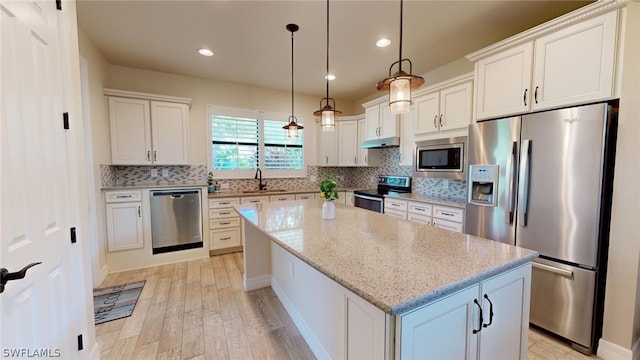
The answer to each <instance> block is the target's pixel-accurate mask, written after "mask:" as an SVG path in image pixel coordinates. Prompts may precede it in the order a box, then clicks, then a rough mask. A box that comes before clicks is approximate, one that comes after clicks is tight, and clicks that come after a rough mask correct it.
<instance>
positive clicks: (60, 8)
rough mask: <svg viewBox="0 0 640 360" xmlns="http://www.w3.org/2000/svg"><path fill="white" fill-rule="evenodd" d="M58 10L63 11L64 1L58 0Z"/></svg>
mask: <svg viewBox="0 0 640 360" xmlns="http://www.w3.org/2000/svg"><path fill="white" fill-rule="evenodd" d="M56 9H58V10H62V0H56Z"/></svg>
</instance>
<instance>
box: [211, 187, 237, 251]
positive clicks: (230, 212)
mask: <svg viewBox="0 0 640 360" xmlns="http://www.w3.org/2000/svg"><path fill="white" fill-rule="evenodd" d="M239 203H240V199H239V198H237V197H235V198H216V199H209V241H210V244H209V250H210V252H211V253H212V254H222V253H227V252H232V251H239V250H241V249H242V237H241V231H240V215H239V214H238V213H237V212H236V211H235V210H234V209H233V206H234V205H238V204H239Z"/></svg>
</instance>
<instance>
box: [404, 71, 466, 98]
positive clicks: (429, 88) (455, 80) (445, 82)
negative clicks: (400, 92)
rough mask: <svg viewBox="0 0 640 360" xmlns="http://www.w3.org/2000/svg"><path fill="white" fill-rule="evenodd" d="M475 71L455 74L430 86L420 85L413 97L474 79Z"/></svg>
mask: <svg viewBox="0 0 640 360" xmlns="http://www.w3.org/2000/svg"><path fill="white" fill-rule="evenodd" d="M473 74H474V73H473V71H471V72H468V73H464V74H462V75H458V76H454V77H452V78H450V79H447V80H443V81H440V82H437V83H435V84H432V85H429V86H423V87H420V88H419V89H417V90H416V91H415V92H414V93H413V94H411V97H413V98H414V99H415V97H416V96H420V95H422V94H426V93H430V92H433V91H437V90H440V89H443V88H447V87H449V86H452V85H458V84H460V83H463V82H466V81H473Z"/></svg>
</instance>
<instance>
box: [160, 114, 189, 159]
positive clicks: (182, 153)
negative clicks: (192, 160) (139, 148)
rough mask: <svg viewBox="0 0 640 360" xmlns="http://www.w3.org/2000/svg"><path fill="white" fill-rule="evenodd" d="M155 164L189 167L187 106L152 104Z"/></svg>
mask: <svg viewBox="0 0 640 360" xmlns="http://www.w3.org/2000/svg"><path fill="white" fill-rule="evenodd" d="M151 119H152V125H151V133H152V138H153V163H154V164H156V165H189V109H188V107H187V105H186V104H175V103H169V102H158V101H153V102H151Z"/></svg>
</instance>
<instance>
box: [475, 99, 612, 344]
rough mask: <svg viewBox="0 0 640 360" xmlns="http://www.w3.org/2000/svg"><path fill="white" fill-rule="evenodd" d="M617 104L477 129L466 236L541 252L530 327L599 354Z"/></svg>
mask: <svg viewBox="0 0 640 360" xmlns="http://www.w3.org/2000/svg"><path fill="white" fill-rule="evenodd" d="M616 132H617V102H609V103H599V104H593V105H585V106H579V107H573V108H567V109H560V110H553V111H545V112H540V113H534V114H528V115H523V116H515V117H511V118H504V119H496V120H489V121H483V122H479V123H477V124H474V125H471V126H470V128H469V141H468V149H469V151H468V164H469V172H468V176H467V185H468V188H469V189H468V200H467V207H466V215H465V216H466V222H465V229H466V232H467V233H468V234H471V235H476V236H480V237H485V238H488V239H492V240H497V241H500V242H504V243H508V244H513V245H517V246H520V247H524V248H528V249H532V250H536V251H538V252H539V253H540V257H539V258H538V259H536V261H535V262H534V264H533V273H532V281H531V313H530V321H531V323H532V324H534V325H536V326H538V327H541V328H543V329H546V330H548V331H550V332H553V333H555V334H557V335H560V336H561V337H563V338H565V339H567V340H569V341H571V342H572V345H573V347H574V348H575V349H577V350H579V351H582V352H584V353H592V352H593V351H594V350H595V348H596V347H597V340H598V339H599V338H600V336H601V334H602V313H603V301H604V282H605V273H606V265H607V248H608V242H609V227H610V217H611V193H612V190H613V165H614V164H613V162H614V158H615V138H616Z"/></svg>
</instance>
